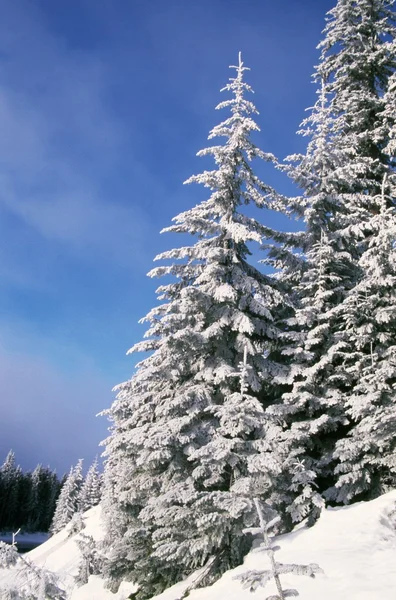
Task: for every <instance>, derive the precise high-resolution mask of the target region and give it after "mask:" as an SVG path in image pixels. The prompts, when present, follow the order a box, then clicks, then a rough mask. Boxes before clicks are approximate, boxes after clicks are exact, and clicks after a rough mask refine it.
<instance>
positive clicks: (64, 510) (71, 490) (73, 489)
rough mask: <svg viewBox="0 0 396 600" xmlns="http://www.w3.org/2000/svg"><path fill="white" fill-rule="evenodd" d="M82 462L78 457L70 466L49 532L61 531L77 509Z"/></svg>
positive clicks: (81, 482)
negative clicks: (75, 462) (72, 465)
mask: <svg viewBox="0 0 396 600" xmlns="http://www.w3.org/2000/svg"><path fill="white" fill-rule="evenodd" d="M82 463H83V461H82V459H80V460H79V461H78V462H77V464H76V465H75V466H74V467H71V469H70V472H69V475H68V476H67V478H66V481H65V483H64V484H63V486H62V489H61V492H60V494H59V497H58V500H57V502H56V509H55V514H54V518H53V520H52V524H51V528H50V532H51V534H55V533H58V532H59V531H61V529H63V528H64V527H65V526H66V525H67V524H68V523H69V522H70V521H71V519H72V517H73V515H74V514H75V513H76V512H77V510H78V505H77V502H78V496H79V494H80V491H81V487H82V484H83V475H82Z"/></svg>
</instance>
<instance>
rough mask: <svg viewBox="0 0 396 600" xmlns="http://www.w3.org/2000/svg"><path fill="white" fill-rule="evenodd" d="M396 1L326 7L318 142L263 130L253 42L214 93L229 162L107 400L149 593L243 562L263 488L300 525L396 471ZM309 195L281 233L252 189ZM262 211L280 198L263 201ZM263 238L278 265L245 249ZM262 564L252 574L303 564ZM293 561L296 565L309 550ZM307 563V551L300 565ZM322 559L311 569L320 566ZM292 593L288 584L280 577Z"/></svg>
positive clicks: (131, 531) (222, 151)
mask: <svg viewBox="0 0 396 600" xmlns="http://www.w3.org/2000/svg"><path fill="white" fill-rule="evenodd" d="M393 7H394V0H359V1H357V0H338V2H337V4H336V6H335V7H334V8H333V9H332V10H331V11H329V13H328V15H327V23H326V27H325V29H324V39H323V41H322V42H321V43H320V44H319V49H320V50H321V57H320V62H319V65H318V66H317V67H316V70H315V74H314V79H315V81H316V83H317V84H318V87H319V89H318V92H317V94H318V98H317V102H316V103H315V105H314V106H313V108H312V109H311V110H310V114H309V116H308V117H307V118H306V119H305V120H304V121H303V123H302V128H301V130H300V132H299V133H300V134H302V135H304V136H307V137H308V144H307V150H306V152H305V153H304V154H300V155H292V156H289V157H288V158H287V160H286V164H285V165H282V166H280V165H279V164H277V163H276V160H275V158H274V157H273V155H271V154H268V153H264V152H262V151H261V150H259V149H258V148H257V147H256V146H255V144H254V143H253V142H252V139H251V134H253V133H255V132H257V131H258V127H257V125H256V123H255V122H254V120H253V116H254V114H255V113H257V111H256V109H255V107H254V105H253V104H252V103H251V102H250V101H248V100H247V99H246V97H245V96H246V93H247V92H250V91H252V90H251V88H250V87H249V86H248V85H247V84H246V83H245V82H244V79H243V76H244V72H245V70H246V67H244V66H243V63H242V61H241V59H240V60H239V64H238V65H237V66H236V67H234V68H235V69H236V76H235V78H231V79H230V83H229V84H228V85H227V86H226V87H225V88H224V89H225V90H226V91H228V92H231V94H232V99H230V100H226V101H224V102H222V103H220V104H219V106H218V107H217V108H220V109H223V108H229V109H230V111H231V116H229V118H228V119H226V120H225V121H224V122H222V123H221V124H220V125H218V126H217V127H215V128H214V129H213V130H212V131H211V133H210V136H209V139H213V138H217V137H223V138H225V142H224V143H223V144H221V143H220V142H219V143H218V144H217V145H214V146H211V147H209V148H207V149H204V150H202V151H200V152H199V153H198V155H199V156H209V157H213V158H214V161H215V168H214V169H213V170H211V171H204V172H203V173H201V174H200V175H194V176H193V177H191V178H190V179H189V180H188V181H187V182H186V183H200V184H202V185H203V186H204V187H205V188H207V189H208V190H209V191H210V196H209V198H208V199H207V200H206V201H204V202H201V203H200V204H198V205H197V206H195V207H193V208H191V209H189V210H186V211H185V212H183V213H181V214H180V215H178V216H177V217H176V218H175V219H174V224H173V225H172V226H171V227H168V228H166V229H165V230H164V231H168V232H171V233H182V234H191V235H193V236H196V238H197V240H196V242H195V243H194V244H192V245H190V246H184V247H182V248H177V249H174V250H170V251H168V252H164V253H163V254H161V255H160V256H157V257H156V260H166V261H168V263H169V264H168V265H167V266H160V267H157V268H155V269H153V270H152V271H151V272H150V273H149V275H150V276H151V277H157V276H159V277H166V278H168V279H166V282H165V283H164V284H163V285H161V286H160V287H159V288H158V295H159V300H160V301H161V304H160V306H158V307H156V308H154V309H153V310H152V311H150V312H149V314H148V315H147V316H146V317H145V319H143V322H146V323H148V331H147V333H146V334H145V340H144V341H142V342H140V343H138V344H136V345H135V346H134V347H133V348H132V349H131V352H141V351H142V352H148V353H150V354H149V356H148V357H147V358H144V359H143V360H142V361H141V362H140V363H139V364H138V365H137V370H136V373H135V375H134V376H133V377H132V379H131V380H130V381H128V382H126V383H124V384H121V385H120V386H118V388H117V391H118V395H117V398H116V401H115V402H114V404H113V406H112V407H111V408H110V409H109V410H108V411H106V413H107V414H108V416H109V417H110V419H111V421H112V423H113V425H112V432H111V436H110V437H109V439H108V440H106V442H105V443H106V446H107V448H106V455H107V462H106V471H105V488H104V500H103V506H104V510H105V514H106V519H107V536H106V540H105V547H106V549H107V551H108V554H109V561H108V562H106V565H105V567H104V570H105V572H106V574H107V576H108V580H109V585H110V587H112V588H116V587H117V585H118V583H119V582H120V580H121V579H122V578H127V579H129V578H133V580H134V581H135V582H136V583H137V584H138V585H139V586H140V587H139V592H138V593H137V597H138V598H147V597H149V596H151V595H154V594H156V593H159V592H161V591H162V590H163V589H164V588H165V587H167V586H168V585H171V584H172V583H174V582H175V581H177V580H179V579H181V578H183V577H185V576H186V575H188V574H190V573H191V572H192V571H193V570H194V569H195V568H198V567H200V566H203V565H205V566H206V569H205V571H204V572H205V577H206V580H205V583H208V582H209V581H210V580H211V578H214V577H216V576H218V575H219V574H220V573H221V572H222V571H224V570H225V569H227V568H229V567H232V566H234V565H236V564H238V563H239V562H240V561H241V559H242V557H243V555H244V553H245V551H246V548H247V547H248V543H247V542H248V540H247V539H246V536H245V534H244V532H245V531H246V527H248V528H249V524H252V523H253V520H254V506H253V504H252V501H251V498H252V497H255V498H257V500H256V501H255V505H256V509H257V510H258V511H259V517H260V524H261V525H260V526H261V529H260V531H262V533H263V535H264V534H265V536H267V531H268V526H267V525H266V524H265V523H264V521H263V519H264V517H263V515H262V514H260V510H259V507H260V505H259V499H261V500H265V502H266V503H267V504H268V505H269V506H271V507H272V509H276V511H277V512H279V514H280V515H281V518H282V524H283V527H284V528H290V527H291V525H292V523H293V522H299V521H301V520H303V519H305V518H307V517H308V521H307V522H308V524H312V523H313V522H314V521H315V519H316V518H317V517H318V516H319V514H320V510H321V508H322V506H323V503H324V498H325V499H327V500H329V501H331V502H334V503H347V502H351V501H353V500H358V499H367V498H372V497H375V496H377V495H378V494H380V493H382V492H383V491H387V490H388V489H390V488H391V487H394V485H395V481H396V476H395V474H396V462H395V456H396V442H395V435H394V424H395V422H396V413H395V399H396V398H395V393H396V345H395V344H396V338H395V332H396V321H395V317H396V302H395V300H396V298H395V293H396V292H395V290H396V279H395V277H396V241H395V240H396V207H395V198H396V193H395V191H396V176H395V157H396V119H395V115H396V73H395V70H396V69H395V67H396V43H395V39H394V38H395V31H396V29H395V25H394V22H395V13H394V10H393ZM257 158H259V159H263V160H264V161H266V162H269V163H273V164H274V165H276V166H278V167H279V166H280V168H281V169H283V171H285V172H286V173H287V174H288V175H289V176H290V177H291V178H292V180H293V181H294V183H295V184H296V185H297V186H298V187H299V188H300V190H301V194H300V196H298V197H297V198H290V199H286V198H284V197H283V196H281V195H280V194H278V193H276V192H275V190H274V189H272V188H271V187H270V186H268V185H266V184H265V183H263V182H262V181H261V180H260V179H259V178H258V177H257V176H256V174H255V173H254V172H253V170H252V165H251V162H252V160H253V159H257ZM249 203H251V204H253V205H255V206H256V207H258V208H262V209H267V210H276V211H280V212H283V213H285V214H288V215H290V214H292V213H294V214H295V216H297V217H298V218H300V219H302V220H303V223H304V231H301V232H296V233H288V232H278V231H275V230H274V229H273V228H271V227H270V226H269V225H268V224H267V223H265V219H262V222H260V221H259V220H256V219H255V218H253V217H251V216H248V215H247V214H246V213H245V212H244V210H243V206H244V205H245V204H249ZM262 214H265V212H264V211H263V213H262ZM254 243H258V244H260V245H261V247H262V248H263V249H264V250H265V251H266V255H265V258H264V260H263V261H262V262H264V263H266V264H267V265H270V266H271V267H272V268H273V269H274V270H275V272H276V274H275V276H274V275H264V274H263V273H262V272H261V271H260V270H258V269H256V268H255V267H253V266H252V265H251V264H250V263H249V262H248V259H249V254H250V251H249V248H251V247H252V245H253V244H254ZM266 551H267V553H268V554H269V556H270V560H271V562H272V571H268V572H260V573H253V574H252V573H251V574H248V575H247V576H246V577H245V579H244V582H245V583H246V585H248V586H249V587H251V588H254V589H255V588H256V587H257V586H260V585H264V584H265V583H266V582H267V581H268V580H269V579H270V578H271V577H273V576H275V579H276V578H277V577H278V575H279V574H280V573H282V572H286V571H287V569H289V566H282V565H279V563H276V561H275V559H274V554H273V552H274V551H275V550H274V548H273V547H272V546H271V544H270V541H269V540H268V539H266ZM295 567H296V566H295V565H292V566H291V567H290V568H292V569H294V568H295ZM296 569H297V570H296V571H295V572H299V573H302V572H303V571H304V569H302V570H301V569H298V568H297V567H296ZM313 573H314V570H312V569H311V570H310V568H307V569H306V574H311V575H312V574H313ZM277 581H278V583H279V585H278V596H277V598H280V599H283V598H285V597H287V596H290V595H292V591H290V590H289V591H288V592H285V591H283V590H282V589H281V586H280V582H279V579H277Z"/></svg>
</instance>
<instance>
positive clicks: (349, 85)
mask: <svg viewBox="0 0 396 600" xmlns="http://www.w3.org/2000/svg"><path fill="white" fill-rule="evenodd" d="M392 4H393V1H390V2H388V1H386V0H362V1H360V2H356V0H339V1H338V3H337V5H336V7H335V8H334V9H333V10H331V11H330V12H329V13H328V22H327V26H326V28H325V39H324V40H323V42H321V44H320V45H319V47H320V48H321V49H322V55H321V61H320V64H319V66H318V67H317V69H316V73H315V79H316V81H317V82H318V83H319V84H320V90H319V100H318V102H317V104H316V105H315V107H314V109H313V111H312V112H311V115H310V116H309V117H308V119H306V121H305V122H304V123H303V129H302V133H303V134H305V135H309V136H311V141H310V143H309V144H308V148H307V152H306V154H305V155H304V156H292V157H290V159H291V160H292V162H294V164H292V165H291V166H289V167H288V171H289V174H290V175H291V177H292V178H293V179H294V181H295V182H296V183H297V184H298V186H299V187H300V188H301V189H302V190H303V196H302V197H301V198H300V200H298V199H296V200H294V202H293V204H294V205H297V207H298V205H300V208H299V209H298V212H299V213H300V214H302V215H303V216H304V221H305V225H306V232H305V234H304V236H303V238H302V242H301V241H300V240H299V238H298V236H297V235H295V234H293V235H291V236H289V238H287V236H286V235H285V236H283V239H284V240H287V239H289V240H290V242H289V244H290V245H293V244H294V245H295V246H296V249H298V248H299V249H300V250H302V252H303V254H304V255H305V257H306V262H305V265H304V268H303V269H302V273H301V279H300V282H299V284H298V286H297V288H296V293H297V294H298V296H299V306H298V308H297V310H296V313H295V315H294V316H293V318H292V319H290V320H289V322H288V331H287V339H288V341H289V344H287V345H286V348H285V350H284V352H285V354H287V355H289V356H291V357H292V362H293V369H292V373H291V378H292V387H291V389H290V391H289V392H288V393H286V394H284V397H283V400H284V402H283V406H282V407H281V408H280V409H278V407H276V408H275V412H276V413H277V414H278V416H281V417H283V418H284V420H285V422H286V424H287V429H286V431H285V432H284V433H283V434H282V439H281V440H280V445H282V447H283V451H284V453H285V460H284V465H285V469H284V473H283V475H282V476H283V477H284V481H281V485H282V487H281V488H280V489H283V488H287V486H288V482H290V481H291V480H292V478H293V477H294V473H295V469H294V465H295V463H296V461H297V462H298V463H299V464H301V463H303V464H304V465H305V467H306V468H307V469H308V471H312V472H313V473H314V474H315V475H316V476H317V478H316V481H317V482H318V484H319V489H320V491H321V492H325V491H326V490H327V489H329V488H330V489H332V485H333V484H334V478H333V473H334V468H335V464H336V461H337V457H336V456H335V455H334V446H335V443H336V442H337V440H338V439H342V438H344V437H345V435H346V434H347V432H348V428H349V427H350V426H349V425H348V423H349V414H347V412H348V411H347V409H346V397H347V396H348V395H349V394H351V393H352V390H353V388H354V385H355V384H356V383H357V381H358V379H357V377H358V374H357V373H356V372H355V373H354V372H353V370H351V369H350V368H349V367H350V362H351V361H352V356H351V343H350V342H351V340H350V339H349V338H348V335H347V334H346V331H345V330H346V324H345V318H344V316H343V314H344V313H343V311H344V310H346V307H344V301H345V299H346V297H348V295H349V293H350V292H351V290H353V289H354V287H355V285H356V284H357V283H358V282H359V281H360V280H361V278H362V277H363V276H364V273H363V270H364V265H363V264H362V263H361V261H360V258H361V255H362V252H364V250H365V248H367V244H368V240H369V234H368V223H369V222H370V220H371V218H372V216H373V215H375V214H377V213H378V211H379V200H378V199H379V197H380V190H381V182H382V179H383V176H384V174H385V173H386V172H387V170H388V163H389V158H388V156H387V155H386V152H385V151H384V147H385V145H386V143H387V140H388V136H389V128H388V130H387V128H386V126H385V125H384V118H383V114H384V107H385V104H386V102H385V98H384V92H385V90H386V86H387V81H388V78H389V76H390V74H391V73H392V71H393V70H394V68H395V58H394V51H395V48H394V45H393V44H392V43H391V41H392V39H391V38H392V37H393V36H394V27H393V23H392V19H393V16H394V13H393V12H392V11H391V6H392ZM300 239H301V238H300ZM272 254H273V255H274V256H275V257H276V255H277V249H276V248H274V249H273V250H272ZM282 277H283V278H286V279H288V278H289V274H288V273H287V272H286V274H285V275H283V274H282V273H281V275H280V278H281V279H282ZM357 310H358V309H357ZM272 410H273V412H274V409H272ZM285 474H286V477H285ZM278 485H280V483H279V484H278ZM289 490H290V491H292V488H291V487H289ZM315 497H316V498H317V496H315V495H312V489H307V488H306V486H303V489H302V492H301V495H300V497H297V498H295V499H294V500H293V503H294V505H296V502H297V505H298V506H299V507H300V509H302V510H300V511H299V512H300V516H301V517H303V516H305V515H306V514H307V511H308V512H311V514H312V510H313V511H314V512H316V511H317V508H316V507H315V506H313V505H312V499H313V498H315ZM286 499H287V495H286V496H284V501H286V503H287V500H286ZM305 499H307V502H305ZM289 506H290V507H291V506H292V504H290V505H289ZM289 510H290V508H289ZM295 516H296V517H297V518H298V511H297V512H296V513H295Z"/></svg>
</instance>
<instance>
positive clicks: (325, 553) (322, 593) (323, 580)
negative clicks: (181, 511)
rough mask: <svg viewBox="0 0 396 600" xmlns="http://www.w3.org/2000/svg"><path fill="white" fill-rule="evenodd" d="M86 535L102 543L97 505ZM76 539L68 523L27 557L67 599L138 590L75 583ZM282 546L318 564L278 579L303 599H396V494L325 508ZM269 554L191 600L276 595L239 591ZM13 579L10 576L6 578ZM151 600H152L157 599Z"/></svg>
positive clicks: (291, 559) (297, 558)
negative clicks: (313, 572)
mask: <svg viewBox="0 0 396 600" xmlns="http://www.w3.org/2000/svg"><path fill="white" fill-rule="evenodd" d="M84 522H85V529H84V530H83V533H85V534H86V535H91V536H92V537H93V538H94V539H95V540H100V539H102V538H103V527H102V523H101V510H100V507H95V508H92V509H91V510H89V511H87V512H86V513H85V514H84ZM78 535H79V534H74V535H70V526H68V527H66V528H65V529H64V530H62V531H61V532H60V533H58V534H56V535H54V536H53V537H52V538H50V539H49V540H48V541H47V542H45V543H44V544H42V545H41V546H39V547H38V548H36V549H35V550H32V551H31V552H29V553H28V554H25V557H27V558H29V559H30V560H31V561H33V562H34V563H35V564H36V565H38V566H40V567H44V568H46V569H48V570H50V571H53V572H55V573H56V574H57V575H58V576H59V578H60V580H61V582H62V583H63V585H64V586H65V587H67V589H68V590H69V596H68V598H70V600H126V598H128V595H129V594H130V593H131V592H132V591H134V589H135V588H134V586H133V585H132V584H130V583H128V584H127V583H124V584H123V585H122V586H121V587H120V590H119V591H118V593H117V594H113V593H111V592H109V591H108V590H106V589H105V588H104V582H103V580H102V579H101V578H100V577H98V576H91V577H90V578H89V581H88V583H87V584H86V585H83V586H82V587H80V588H77V587H75V586H74V576H75V575H76V574H77V571H78V565H79V562H80V560H81V555H80V551H79V548H78V546H77V544H76V539H78ZM276 543H277V545H279V546H280V547H281V549H280V551H279V553H277V560H278V561H279V562H282V563H298V564H309V563H317V564H318V565H319V566H320V567H321V568H322V569H323V571H324V575H319V576H317V577H316V578H315V579H311V578H309V577H298V576H296V575H289V576H284V577H282V578H281V580H282V585H283V588H296V589H297V590H298V591H299V594H300V597H301V598H302V600H317V599H318V598H320V600H334V598H340V599H343V598H348V600H378V599H379V598H381V600H395V598H396V570H395V568H394V565H395V561H396V490H395V491H393V492H390V493H388V494H385V495H384V496H381V498H378V499H377V500H373V501H372V502H362V503H359V504H354V505H352V506H348V507H344V508H337V509H335V508H328V509H326V510H324V511H323V513H322V516H321V518H320V519H319V521H318V522H317V523H316V525H315V526H314V527H312V528H307V527H305V526H299V527H298V528H296V530H295V531H293V532H292V533H289V534H287V535H283V536H279V537H278V538H277V542H276ZM267 560H268V559H267V557H266V556H265V555H263V554H262V553H257V552H254V551H252V552H250V553H249V554H248V556H247V557H246V559H245V562H244V564H243V565H241V566H240V567H237V568H236V569H234V570H232V571H228V572H227V573H226V574H225V575H223V577H222V578H221V579H219V581H217V582H216V583H215V584H214V585H212V586H211V587H207V588H201V589H198V590H192V591H191V592H190V594H189V596H188V598H189V600H219V598H227V600H252V598H254V596H256V597H257V598H258V599H259V598H266V597H267V596H270V595H271V594H275V593H276V590H275V588H274V587H272V585H270V584H269V585H268V586H267V587H266V588H264V589H261V588H259V590H258V591H257V592H255V595H252V593H251V592H249V590H244V589H242V586H241V584H240V582H239V581H237V580H235V579H234V577H235V576H236V575H238V574H241V573H243V572H244V571H246V570H250V569H257V570H260V569H265V568H267V567H268V563H267ZM10 577H15V570H8V571H5V570H2V571H0V598H1V588H2V582H4V581H5V580H6V579H8V578H10ZM196 577H197V574H194V575H192V576H191V577H189V579H187V580H186V581H183V582H181V583H178V584H177V585H175V586H173V587H171V588H169V589H167V590H166V591H165V592H163V593H162V594H160V595H159V596H155V600H178V599H180V598H181V596H182V595H183V594H184V592H185V591H186V590H187V589H188V587H189V586H191V585H192V584H193V582H194V580H195V579H196ZM8 580H9V579H8ZM153 600H154V599H153Z"/></svg>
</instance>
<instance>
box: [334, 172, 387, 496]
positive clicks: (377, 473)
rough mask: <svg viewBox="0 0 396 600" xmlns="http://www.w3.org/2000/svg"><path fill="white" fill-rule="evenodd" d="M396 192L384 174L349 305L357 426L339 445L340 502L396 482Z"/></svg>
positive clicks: (351, 408) (352, 412)
mask: <svg viewBox="0 0 396 600" xmlns="http://www.w3.org/2000/svg"><path fill="white" fill-rule="evenodd" d="M387 190H389V191H390V192H391V194H392V195H389V194H386V191H387ZM395 192H396V188H395V186H394V185H387V183H386V179H385V178H384V183H383V193H382V203H381V204H382V205H381V210H380V213H379V214H378V215H373V217H372V218H371V220H370V221H369V223H368V224H367V229H368V231H369V232H370V236H369V242H368V248H367V250H366V251H365V252H364V254H363V256H362V258H361V260H360V264H361V268H362V271H363V273H364V275H363V277H362V279H361V281H360V282H359V284H358V285H357V286H356V287H355V288H354V289H353V290H352V291H351V293H350V294H349V295H348V298H347V299H346V301H345V307H344V310H343V316H344V318H345V326H346V330H347V335H348V338H349V339H348V342H349V345H350V352H351V356H352V360H351V361H350V367H349V369H350V370H351V371H352V372H353V375H354V380H355V381H356V384H355V386H354V388H353V391H352V393H351V394H350V395H348V396H347V398H346V406H347V412H348V416H349V418H350V421H351V424H352V426H351V429H350V431H349V434H348V436H347V437H346V438H344V439H341V440H339V442H338V443H337V445H336V452H335V455H336V457H337V458H338V459H339V461H340V464H339V465H338V466H337V469H336V473H337V474H338V475H339V477H338V480H337V482H336V485H335V487H334V488H333V489H332V490H329V493H328V495H329V497H330V498H331V499H335V500H337V501H338V502H345V503H347V502H350V501H351V500H352V499H355V498H357V499H358V498H373V497H376V496H378V495H380V494H382V493H385V492H387V491H389V490H390V489H392V488H394V487H395V484H396V438H395V423H396V404H395V397H396V338H395V332H396V205H395Z"/></svg>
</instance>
